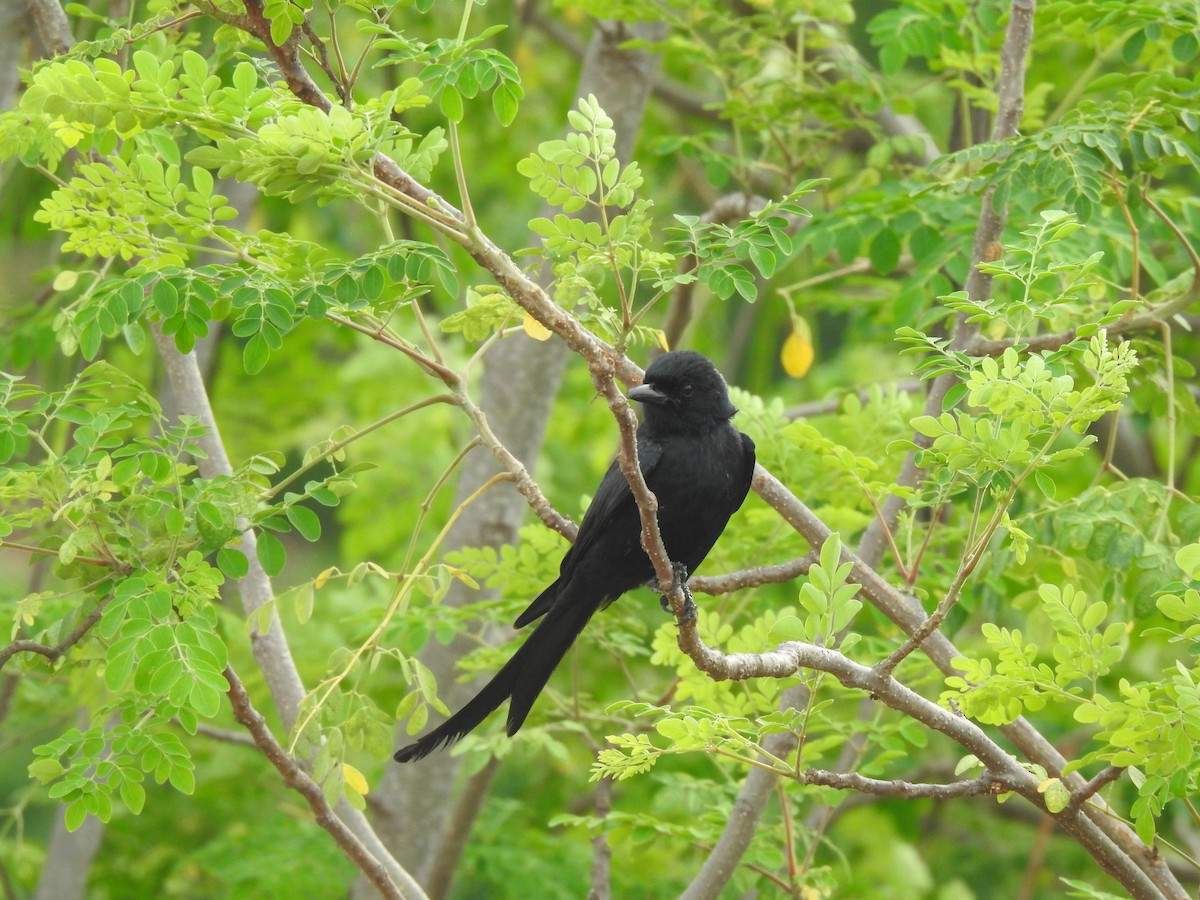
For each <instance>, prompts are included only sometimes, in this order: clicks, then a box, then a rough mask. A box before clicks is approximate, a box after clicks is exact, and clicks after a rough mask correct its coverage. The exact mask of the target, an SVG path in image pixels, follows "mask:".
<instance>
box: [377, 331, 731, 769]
mask: <svg viewBox="0 0 1200 900" xmlns="http://www.w3.org/2000/svg"><path fill="white" fill-rule="evenodd" d="M628 396H629V399H631V400H637V401H638V402H639V403H641V404H642V405H643V406H644V408H645V414H644V417H643V421H642V424H641V426H640V427H639V428H638V431H637V448H638V462H639V463H640V465H641V470H642V476H643V477H644V478H645V479H646V484H647V486H649V488H650V490H651V491H653V492H654V496H655V497H656V498H657V499H658V527H659V530H660V532H661V533H662V539H663V543H664V545H665V546H666V548H667V555H668V556H669V557H670V559H671V561H672V562H673V563H675V564H676V566H682V567H683V570H684V572H693V571H695V569H696V567H697V566H699V565H700V563H701V562H702V561H703V560H704V557H705V556H707V555H708V551H709V550H711V549H712V546H713V544H715V543H716V541H717V538H718V537H719V536H720V534H721V532H722V531H724V529H725V523H726V522H728V521H729V517H730V516H731V515H733V513H734V511H735V510H737V508H738V507H739V506H741V505H742V501H743V500H744V499H745V498H746V493H747V492H748V491H749V490H750V479H751V478H752V477H753V474H754V442H753V441H751V440H750V438H748V437H747V436H746V435H744V434H741V433H740V432H738V430H737V429H736V428H734V427H733V424H732V423H731V422H730V419H732V418H733V415H734V413H736V412H737V408H736V407H735V406H734V405H733V404H732V403H731V402H730V401H729V394H728V392H727V391H726V389H725V380H724V379H723V378H722V377H721V373H720V372H718V371H717V369H716V367H715V366H714V365H713V364H712V363H711V362H709V360H708V359H707V358H705V357H704V356H701V355H700V354H699V353H696V352H694V351H690V350H681V351H676V352H673V353H664V354H663V355H661V356H659V357H658V358H657V359H655V360H654V362H652V363H651V364H650V367H649V368H648V369H647V370H646V377H645V381H644V383H643V384H642V385H640V386H639V387H635V388H633V389H632V390H631V391H630V392H629V394H628ZM641 530H642V526H641V519H640V518H639V516H638V509H637V504H636V503H635V502H634V499H633V493H632V492H631V491H630V489H629V482H628V481H626V480H625V476H624V475H623V474H622V473H621V470H620V469H619V468H618V467H617V463H616V461H615V460H614V461H613V464H612V465H611V466H609V467H608V471H607V472H606V473H605V474H604V479H603V480H602V481H601V482H600V487H599V489H598V490H597V491H596V496H595V498H594V499H593V500H592V504H591V506H590V507H589V508H588V511H587V513H586V514H585V515H584V517H583V522H582V523H581V524H580V526H579V534H578V536H577V537H576V539H575V544H574V545H573V546H572V547H571V548H570V549H569V550H568V551H567V553H566V556H564V557H563V561H562V564H561V566H560V567H559V570H558V578H557V579H556V580H555V582H554V583H553V584H552V585H550V586H549V587H548V588H546V589H545V590H544V591H542V593H541V594H539V595H538V597H537V599H536V600H534V601H533V603H531V604H530V605H529V608H528V609H527V610H525V612H523V613H521V615H520V616H518V617H517V620H516V622H515V623H513V624H514V626H515V627H517V628H521V627H522V626H525V625H528V624H529V623H530V622H532V621H534V620H535V619H538V618H540V617H542V616H545V618H543V619H542V621H541V622H539V623H538V626H537V628H535V629H534V630H533V633H532V634H531V635H530V636H529V639H528V640H526V641H525V643H524V644H522V645H521V647H520V648H519V649H518V650H517V652H516V653H515V654H514V655H513V657H512V659H510V660H509V661H508V662H507V663H506V664H505V665H504V666H503V668H501V669H500V671H499V672H497V673H496V676H495V677H494V678H493V679H492V680H491V681H489V682H488V683H487V685H485V686H484V688H483V690H481V691H480V692H479V693H478V694H477V695H476V696H475V698H474V699H472V700H471V701H470V702H469V703H467V705H466V706H464V707H463V708H462V709H461V710H459V711H458V712H457V713H455V714H454V715H453V716H451V717H450V718H449V719H448V720H447V721H446V722H445V723H443V724H442V725H441V726H440V727H439V728H436V729H434V730H433V731H431V732H430V733H429V734H427V735H425V736H424V737H423V738H421V739H420V740H419V741H417V742H416V743H415V744H409V745H408V746H407V747H404V748H402V749H400V750H399V751H397V753H396V756H395V758H396V761H397V762H410V761H412V760H416V759H421V758H422V757H424V756H426V755H428V754H429V753H431V752H433V751H434V750H436V749H437V748H439V747H442V746H444V745H446V744H451V743H453V742H455V741H457V740H459V739H460V738H461V737H463V735H465V734H466V733H467V732H469V731H471V730H472V729H473V728H475V727H476V726H477V725H478V724H479V723H480V722H482V721H483V720H484V719H485V718H487V716H488V714H489V713H491V712H492V710H494V709H496V708H497V707H499V706H500V704H501V703H503V702H504V701H505V700H507V699H509V698H510V697H511V698H512V699H511V702H510V703H509V707H508V733H509V735H513V734H516V732H517V729H519V728H520V727H521V725H522V723H524V721H525V717H526V716H527V715H528V714H529V710H530V707H532V706H533V701H534V700H536V699H537V696H538V694H540V693H541V691H542V688H544V687H545V686H546V682H547V681H549V679H550V675H551V673H552V672H553V671H554V669H555V667H556V666H557V665H558V663H559V661H560V660H561V659H562V658H563V656H565V655H566V652H567V650H569V649H570V647H571V644H572V643H574V641H575V638H576V637H578V636H579V633H580V632H581V631H583V626H584V625H586V624H587V623H588V620H589V619H590V618H591V617H592V614H593V613H595V612H596V611H597V610H598V609H602V608H603V607H605V606H608V605H609V604H610V603H612V602H613V601H614V600H616V599H617V598H618V597H620V596H621V595H622V594H624V593H625V592H627V591H630V590H633V589H634V588H635V587H638V586H639V585H643V584H646V583H647V582H650V581H651V580H652V579H653V578H654V577H655V573H654V566H653V565H652V564H651V562H650V559H649V557H648V556H647V555H646V551H645V550H643V549H642V544H641Z"/></svg>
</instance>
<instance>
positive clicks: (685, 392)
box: [679, 384, 694, 397]
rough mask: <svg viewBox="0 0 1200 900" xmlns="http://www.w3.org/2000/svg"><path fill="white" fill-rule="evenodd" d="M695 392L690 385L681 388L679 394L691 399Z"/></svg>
mask: <svg viewBox="0 0 1200 900" xmlns="http://www.w3.org/2000/svg"><path fill="white" fill-rule="evenodd" d="M693 390H694V388H693V387H692V386H691V385H690V384H685V385H684V386H683V387H682V388H680V390H679V393H681V394H682V395H683V396H685V397H690V396H692V391H693Z"/></svg>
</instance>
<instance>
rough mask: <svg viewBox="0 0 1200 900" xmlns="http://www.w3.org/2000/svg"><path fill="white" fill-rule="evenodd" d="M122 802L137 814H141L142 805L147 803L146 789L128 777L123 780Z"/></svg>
mask: <svg viewBox="0 0 1200 900" xmlns="http://www.w3.org/2000/svg"><path fill="white" fill-rule="evenodd" d="M121 802H122V803H124V804H125V806H126V807H127V808H128V809H129V811H130V812H131V813H133V814H134V815H135V816H137V815H141V812H142V807H144V806H145V805H146V789H145V788H143V787H142V786H141V785H140V784H138V783H137V782H136V781H132V780H130V779H129V778H126V779H125V780H124V781H122V782H121Z"/></svg>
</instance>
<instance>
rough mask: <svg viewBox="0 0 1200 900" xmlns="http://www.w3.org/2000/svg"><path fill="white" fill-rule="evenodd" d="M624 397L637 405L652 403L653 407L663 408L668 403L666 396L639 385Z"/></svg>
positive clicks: (668, 399)
mask: <svg viewBox="0 0 1200 900" xmlns="http://www.w3.org/2000/svg"><path fill="white" fill-rule="evenodd" d="M625 396H626V397H628V398H629V399H630V400H637V401H638V402H639V403H653V404H654V405H655V406H665V405H666V404H667V403H668V402H669V401H670V398H669V397H668V396H667V395H666V394H664V393H663V392H662V391H659V390H655V389H654V388H652V387H651V386H650V385H648V384H639V385H638V386H637V387H635V388H632V389H631V390H630V391H629V393H628V394H626V395H625Z"/></svg>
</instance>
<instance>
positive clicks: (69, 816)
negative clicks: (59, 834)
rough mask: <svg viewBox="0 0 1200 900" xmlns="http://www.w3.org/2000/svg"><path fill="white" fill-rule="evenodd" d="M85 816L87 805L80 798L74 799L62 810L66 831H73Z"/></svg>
mask: <svg viewBox="0 0 1200 900" xmlns="http://www.w3.org/2000/svg"><path fill="white" fill-rule="evenodd" d="M86 818H87V807H85V806H84V805H83V801H82V800H76V801H75V802H74V803H72V804H71V805H70V806H68V807H67V808H66V810H65V811H64V812H63V824H64V825H65V826H66V828H67V831H75V830H76V829H78V828H79V826H80V825H82V824H83V820H84V819H86Z"/></svg>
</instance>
